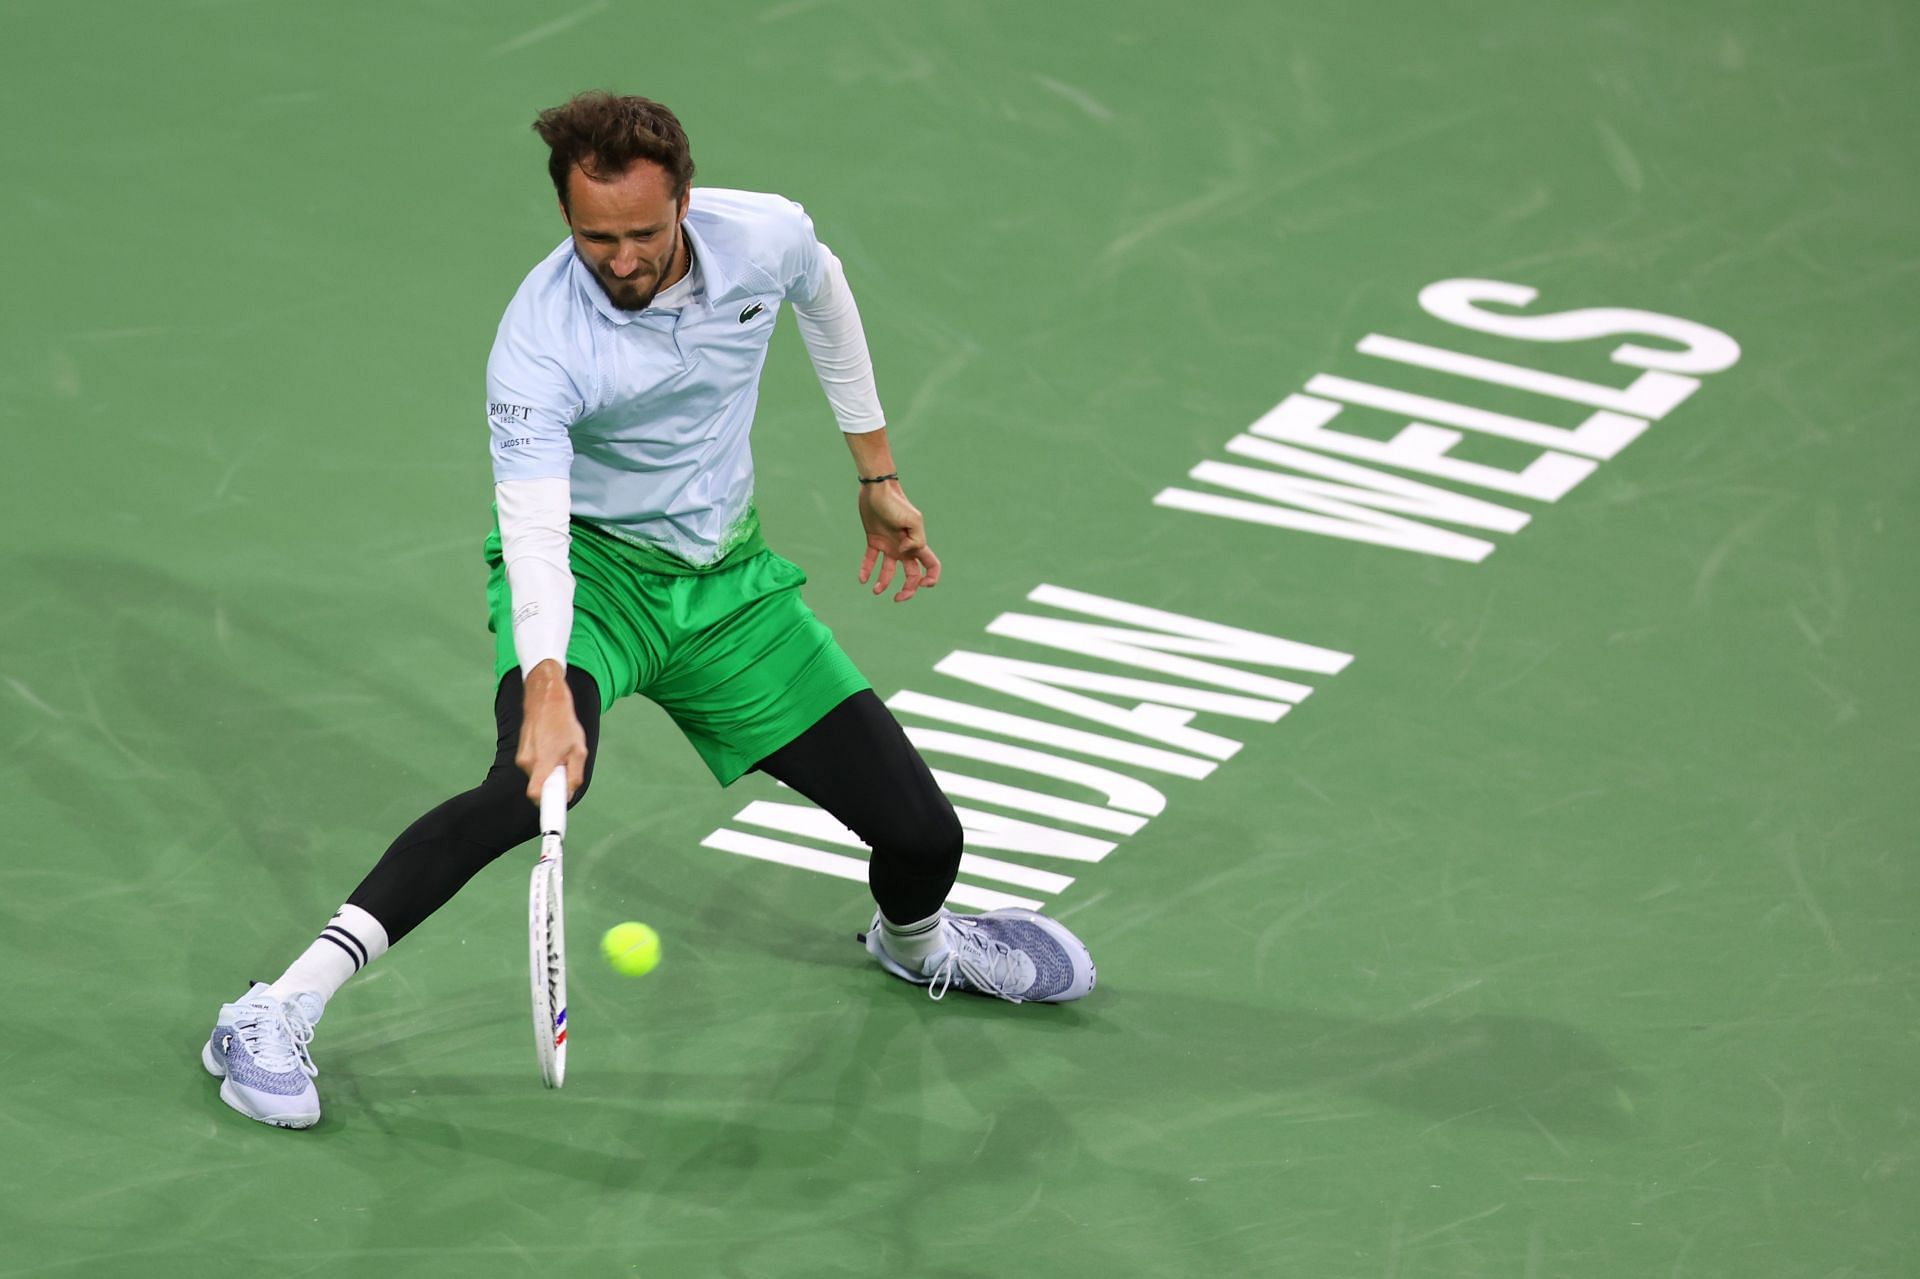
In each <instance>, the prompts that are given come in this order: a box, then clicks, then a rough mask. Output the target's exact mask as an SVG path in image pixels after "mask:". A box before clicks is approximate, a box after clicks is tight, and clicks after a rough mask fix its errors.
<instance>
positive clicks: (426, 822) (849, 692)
mask: <svg viewBox="0 0 1920 1279" xmlns="http://www.w3.org/2000/svg"><path fill="white" fill-rule="evenodd" d="M533 127H534V129H535V131H536V132H538V133H539V135H540V137H541V138H542V139H543V140H544V141H545V142H546V144H547V146H548V148H549V151H550V156H549V160H548V166H547V169H548V173H549V174H550V176H551V177H552V179H553V185H554V189H555V191H556V192H557V194H558V195H559V199H560V211H561V214H562V215H563V216H564V217H565V219H566V222H567V226H568V229H569V231H570V234H569V236H568V237H567V238H566V239H565V240H563V241H562V242H561V243H560V245H559V246H558V247H557V248H555V249H554V250H553V252H551V253H549V254H548V255H547V256H546V258H545V259H543V260H542V261H541V262H540V263H539V265H537V266H535V267H534V268H533V270H532V271H531V272H530V273H529V274H528V275H527V277H526V279H525V280H524V281H523V282H522V283H521V285H520V288H519V291H518V292H517V293H515V294H514V297H513V300H512V302H510V303H509V304H508V306H507V310H506V315H505V317H504V318H503V319H502V320H501V322H500V328H499V332H498V334H497V336H496V337H495V339H494V344H493V353H492V356H491V358H490V359H489V360H488V362H487V418H488V421H489V423H490V424H491V431H492V456H493V472H494V479H495V488H494V505H495V511H496V514H497V527H496V528H495V529H494V531H493V533H492V534H491V535H490V536H489V537H488V539H487V541H486V557H487V564H488V566H489V569H490V577H489V579H488V583H487V602H488V606H489V609H490V615H491V627H492V630H493V633H494V636H495V641H496V643H495V675H496V677H497V679H498V688H497V692H496V694H495V698H494V717H495V720H496V721H497V724H498V728H499V738H498V744H497V747H496V750H495V754H494V759H493V765H492V767H491V768H490V769H489V770H488V772H487V775H486V778H485V780H483V781H482V782H481V783H480V785H478V786H477V787H475V788H474V789H472V790H469V791H467V792H465V793H464V794H461V795H457V796H455V797H454V798H452V799H450V800H448V801H446V802H445V803H443V804H441V805H440V806H439V807H437V808H435V809H433V810H432V811H431V812H429V813H427V814H426V815H425V816H424V817H422V818H420V819H419V820H418V821H416V822H415V823H414V824H413V825H412V826H410V827H408V828H407V830H406V831H405V832H403V833H402V834H401V835H400V837H399V838H398V839H396V840H394V842H393V844H392V846H391V847H389V848H388V849H387V851H386V853H385V855H384V856H382V857H381V858H380V860H379V862H378V863H377V864H376V865H375V866H374V868H373V869H372V871H371V872H370V873H369V874H368V875H367V877H366V878H365V879H364V880H362V881H361V883H360V886H359V887H357V888H355V889H354V890H353V892H352V894H351V895H350V896H349V897H348V898H347V900H346V903H345V904H344V905H343V906H341V908H340V910H339V911H338V912H337V913H336V914H335V915H334V916H333V918H332V920H331V921H330V922H329V923H328V924H327V926H326V928H325V929H323V930H322V931H321V933H320V935H319V937H318V938H317V939H315V941H314V942H313V944H312V945H311V946H309V947H308V948H307V949H306V951H305V952H304V953H303V954H301V955H300V956H299V958H297V959H296V960H295V961H294V962H293V965H292V966H291V967H289V968H288V969H287V970H286V972H285V973H283V974H282V975H281V976H280V978H279V979H278V980H277V981H274V982H271V983H256V984H255V985H254V986H253V987H252V989H250V990H249V991H248V992H247V993H246V994H245V995H244V996H242V997H241V998H240V999H238V1000H236V1001H235V1002H233V1003H230V1004H226V1005H224V1006H223V1007H222V1008H221V1009H220V1011H219V1015H218V1017H217V1018H216V1025H215V1027H214V1030H213V1034H212V1035H211V1037H210V1038H209V1039H208V1041H207V1044H206V1046H205V1048H204V1049H203V1051H202V1054H201V1057H202V1062H203V1064H204V1065H205V1066H206V1068H207V1070H208V1071H209V1072H211V1073H212V1074H214V1075H216V1076H219V1077H220V1078H221V1079H222V1080H223V1082H222V1084H221V1088H220V1095H221V1097H222V1098H224V1099H225V1100H226V1102H227V1104H229V1105H230V1106H232V1107H233V1108H234V1109H236V1110H238V1111H240V1112H241V1113H242V1114H244V1115H247V1116H249V1117H250V1118H253V1119H257V1120H260V1121H262V1122H265V1123H270V1124H277V1125H280V1126H282V1127H288V1128H304V1127H308V1126H310V1125H311V1124H313V1123H314V1122H316V1121H317V1120H318V1119H319V1117H320V1099H319V1094H318V1092H317V1091H316V1089H315V1087H314V1084H313V1077H314V1076H315V1075H316V1074H317V1073H318V1071H317V1069H316V1068H315V1066H314V1064H313V1057H312V1054H311V1052H310V1049H309V1043H310V1041H311V1040H312V1038H313V1027H314V1024H315V1023H316V1022H318V1021H319V1020H320V1015H321V1012H322V1010H323V1009H324V1008H325V1006H326V1003H327V1000H328V999H330V998H331V997H332V996H333V994H334V993H335V992H336V991H337V990H339V988H340V987H341V986H342V985H343V984H344V983H345V982H346V980H347V979H348V978H349V977H351V976H352V975H353V974H354V973H356V972H358V971H359V970H360V969H362V968H364V967H365V966H366V965H368V964H369V963H372V962H373V961H374V960H376V959H378V958H379V957H380V956H381V955H382V954H384V953H385V952H386V950H387V949H388V947H390V946H392V945H393V944H394V943H396V942H398V941H399V940H400V939H401V938H402V937H405V936H406V935H407V934H408V933H410V932H412V931H413V930H414V929H415V928H417V927H418V926H419V925H420V923H421V922H422V921H423V920H425V919H426V918H427V916H429V915H431V914H432V913H433V912H434V911H435V910H437V909H439V908H440V907H441V906H442V905H443V904H445V903H446V902H447V901H448V900H449V899H450V898H452V896H453V895H454V894H455V893H456V892H458V891H459V889H460V887H461V886H462V885H463V884H465V883H466V882H467V881H468V880H469V879H471V878H472V877H473V876H474V874H476V873H477V872H478V871H479V870H480V869H481V868H482V867H484V866H486V865H487V864H488V863H489V862H491V861H493V860H494V859H495V858H497V857H499V856H500V855H501V854H502V853H505V852H506V851H507V850H509V849H511V848H513V847H515V846H517V845H519V844H522V843H524V842H526V841H528V840H530V839H532V838H534V836H535V835H536V834H537V833H538V831H537V827H538V810H537V808H536V806H535V802H534V801H535V800H536V799H537V797H538V792H539V785H540V782H541V781H542V780H543V779H544V778H545V777H546V776H547V774H548V773H549V772H551V771H552V770H553V769H554V768H555V767H558V766H563V765H564V766H565V768H566V770H567V779H568V784H569V789H570V792H571V794H572V799H573V802H575V803H577V802H579V799H580V797H581V796H583V795H584V794H585V793H586V791H587V787H588V784H589V782H590V781H591V780H592V777H593V774H594V770H595V764H596V762H597V745H598V740H599V730H600V718H601V716H602V714H603V713H605V712H606V711H607V710H608V709H609V708H610V707H612V706H613V704H614V703H615V702H617V701H619V700H620V699H621V698H623V697H626V696H628V695H630V694H635V693H638V694H640V695H642V696H645V697H648V698H651V699H652V700H653V701H654V702H656V703H658V704H659V705H660V706H661V707H662V708H663V709H665V710H666V712H667V713H668V715H670V716H671V717H672V718H673V720H674V722H675V723H676V724H677V725H678V726H679V728H680V730H681V732H682V733H684V734H685V735H686V738H687V740H688V741H689V742H690V743H691V744H692V746H693V749H694V750H695V751H696V752H698V753H699V755H700V757H701V759H703V760H704V761H705V762H706V765H707V767H708V768H709V769H710V770H711V771H712V772H713V775H714V777H715V779H717V780H718V781H719V782H720V784H721V785H722V786H726V785H730V784H731V783H732V782H733V781H734V780H735V779H736V778H738V777H740V776H742V775H743V774H745V773H748V772H751V771H753V770H755V769H758V770H760V771H762V772H765V773H768V774H771V775H772V776H773V777H775V778H778V779H779V780H780V781H782V782H785V783H786V784H788V785H789V786H791V787H793V789H795V790H797V791H799V792H800V793H801V794H803V795H805V796H807V797H808V798H809V799H811V800H813V801H814V802H815V803H816V804H818V805H820V807H822V808H824V809H825V810H826V811H827V812H829V813H831V814H833V816H835V817H836V818H838V819H839V820H840V821H841V822H842V823H844V824H845V825H846V826H847V827H849V828H850V829H852V830H853V831H854V832H856V833H857V834H858V835H859V836H860V837H861V839H863V840H865V841H866V842H867V844H868V845H870V846H871V848H872V850H873V852H872V857H871V860H870V871H869V883H870V886H871V888H872V891H873V897H874V901H875V903H876V905H877V907H878V909H877V910H876V912H875V914H874V916H873V919H872V921H871V923H870V924H869V926H868V928H867V930H866V933H865V944H866V948H867V950H868V952H869V953H870V954H871V955H872V957H873V959H874V960H875V961H876V962H877V963H878V964H879V966H880V967H881V968H883V969H885V970H886V971H887V972H889V973H891V974H893V975H894V976H895V977H899V978H903V979H905V980H906V981H909V982H914V983H917V984H919V985H922V986H925V987H927V988H928V989H929V991H930V993H931V994H932V995H933V996H934V997H935V998H936V999H937V998H939V997H941V996H942V995H943V994H945V993H946V991H948V990H949V989H952V990H963V991H972V992H975V993H978V994H981V995H990V996H997V997H999V998H1001V999H1007V1000H1011V1001H1014V1002H1022V1001H1046V1002H1061V1001H1065V1000H1070V999H1077V998H1079V997H1080V996H1082V995H1084V994H1086V993H1087V992H1088V991H1089V990H1090V989H1092V987H1093V981H1094V969H1093V963H1092V960H1091V959H1090V958H1089V956H1088V954H1087V950H1086V947H1085V946H1084V945H1082V944H1081V943H1080V941H1079V940H1078V939H1077V938H1076V937H1074V935H1073V934H1072V933H1071V932H1069V931H1068V930H1067V929H1066V928H1065V927H1064V926H1062V925H1061V924H1059V923H1058V922H1056V921H1054V920H1050V919H1047V918H1045V917H1044V916H1040V915H1036V914H1033V913H1031V912H1027V911H1012V910H1006V911H989V912H987V913H985V914H981V915H955V914H952V913H949V912H948V911H947V910H946V909H944V907H943V905H942V903H943V902H944V901H945V900H946V896H947V893H948V891H949V890H950V889H951V888H952V886H953V882H954V876H955V873H956V872H957V870H958V867H959V861H960V853H961V843H962V834H961V828H960V823H959V821H958V819H957V818H956V817H955V815H954V812H953V806H952V805H951V804H950V803H949V802H948V801H947V798H946V796H944V795H943V794H942V793H941V792H940V789H939V787H938V786H937V785H936V784H935V782H934V780H933V776H932V774H931V773H930V772H929V771H928V769H927V766H926V763H925V762H924V761H923V760H922V759H921V758H920V756H919V754H918V752H916V751H915V750H914V748H913V746H912V745H911V744H910V743H909V742H908V741H907V738H906V734H905V733H904V732H902V730H901V728H900V725H899V724H898V723H897V722H896V721H895V720H894V718H893V716H892V714H891V713H890V712H889V711H888V710H887V709H886V707H885V706H884V705H883V704H882V703H881V701H880V699H879V698H878V697H876V696H875V695H874V693H873V690H872V688H871V687H870V686H869V685H868V683H867V681H866V679H865V678H863V677H862V676H861V674H860V672H859V670H858V669H857V668H856V667H855V666H854V664H853V662H852V661H850V660H849V659H848V657H847V655H846V654H845V653H843V652H842V651H841V650H840V647H839V645H838V644H837V643H835V642H834V638H833V634H832V632H830V631H829V630H828V629H827V627H826V626H825V625H823V624H822V623H821V622H820V621H819V620H818V619H817V618H815V617H814V615H813V613H812V612H811V611H809V610H808V608H807V606H806V604H805V603H803V602H802V601H801V598H800V586H801V584H802V583H803V582H805V581H806V575H805V574H804V573H802V572H801V571H800V569H799V568H797V567H796V566H794V565H793V564H791V563H789V562H788V561H786V560H784V559H782V558H780V556H778V555H776V554H774V553H773V552H772V551H771V550H769V549H768V547H767V544H766V541H765V539H764V538H763V537H762V536H761V532H760V524H759V520H758V518H757V516H756V515H755V511H754V502H753V494H754V487H753V457H752V453H751V451H750V449H749V446H748V433H749V430H750V429H751V427H752V425H753V415H754V405H755V402H756V400H757V398H758V394H759V385H760V372H761V369H762V367H763V366H764V365H765V362H766V355H767V344H768V342H769V341H770V340H771V339H772V336H773V330H774V324H775V319H776V317H777V316H778V314H779V312H780V309H781V307H782V305H783V304H787V303H790V304H792V307H793V312H794V318H795V320H796V322H797V325H798V327H799V329H800V336H801V340H802V341H803V342H804V343H805V344H806V347H807V352H808V354H809V355H810V356H811V357H812V360H813V366H814V369H815V371H816V372H817V373H818V375H819V378H820V384H821V387H822V388H823V389H824V390H825V392H826V396H827V401H828V403H829V404H830V405H831V406H832V409H833V413H834V416H835V417H836V418H837V419H838V421H839V425H840V430H841V432H842V434H843V436H844V438H845V439H846V442H847V445H848V447H849V449H850V450H851V452H852V461H853V469H854V472H855V479H856V480H857V481H858V483H857V485H856V486H855V489H856V491H857V493H858V511H859V516H860V523H861V525H862V527H863V528H864V530H865V533H866V554H865V557H864V558H863V560H862V561H861V565H860V573H859V578H860V581H861V582H862V583H868V582H870V583H871V586H872V590H873V593H874V594H876V595H878V594H880V593H882V592H884V591H886V590H888V589H889V588H890V587H891V586H892V585H893V583H894V581H895V580H896V575H897V577H898V581H899V589H898V591H897V592H896V593H895V594H894V596H893V598H894V600H895V601H897V602H900V603H905V602H906V601H908V600H911V599H912V598H913V597H914V595H915V594H916V593H918V592H919V591H921V590H925V589H931V588H932V587H933V586H934V585H935V584H936V583H938V582H939V580H940V560H939V557H937V556H936V555H935V554H934V553H933V550H932V548H931V547H929V546H928V544H927V537H926V524H925V521H924V520H923V519H922V517H921V514H920V512H919V511H918V510H917V509H916V508H915V507H914V505H913V503H912V502H910V501H908V500H907V495H906V492H905V490H904V489H903V488H902V487H901V481H900V476H899V475H898V473H897V472H896V468H895V465H894V459H893V454H892V452H891V451H890V449H889V447H888V443H887V432H886V419H885V417H884V415H883V414H882V412H881V408H880V401H879V397H878V394H877V393H876V390H875V387H874V379H873V368H872V363H871V360H870V359H869V356H868V352H867V343H866V336H865V333H864V331H863V330H862V328H861V324H860V313H859V310H858V308H857V307H856V306H855V305H854V300H853V294H852V293H851V292H850V291H849V290H848V287H847V281H846V277H845V274H844V273H843V272H842V270H841V265H840V262H839V260H838V259H837V258H835V257H834V255H833V254H832V252H830V251H829V250H828V249H827V247H826V246H825V245H823V244H821V243H820V241H819V240H818V239H816V238H815V236H814V230H813V223H812V221H811V220H810V219H809V218H808V217H807V215H806V213H805V212H804V211H803V210H802V209H801V208H800V206H799V205H797V204H795V203H794V202H793V201H791V200H788V199H785V198H783V197H781V196H778V195H764V194H759V193H755V192H749V191H730V190H722V189H717V188H695V187H693V186H692V181H693V171H694V170H693V158H692V154H691V152H690V150H689V148H688V144H687V139H686V134H685V133H684V132H683V131H682V129H681V127H680V122H679V121H678V120H677V119H676V118H675V117H674V115H673V113H672V112H671V111H669V110H668V109H667V108H666V107H664V106H661V105H660V104H659V103H657V102H652V101H649V100H648V99H646V98H639V97H615V96H613V95H611V94H606V93H586V94H581V95H580V96H578V97H576V98H574V99H573V100H572V101H570V102H568V103H566V104H565V105H563V106H559V107H555V108H553V109H551V110H548V111H544V112H542V113H541V114H540V116H539V118H538V119H537V120H536V121H535V123H534V126H533ZM516 1024H517V1023H516Z"/></svg>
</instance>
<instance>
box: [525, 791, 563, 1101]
mask: <svg viewBox="0 0 1920 1279" xmlns="http://www.w3.org/2000/svg"><path fill="white" fill-rule="evenodd" d="M566 836H567V770H566V769H565V768H564V767H561V768H556V769H554V770H553V772H552V773H550V774H548V776H547V780H546V781H545V782H544V783H542V785H541V787H540V860H539V861H536V862H535V863H534V864H533V880H532V883H531V884H529V885H528V889H527V966H528V973H529V976H530V977H531V978H532V982H533V1046H534V1052H535V1055H536V1056H537V1057H538V1059H539V1062H540V1082H541V1083H543V1084H545V1085H546V1086H547V1087H549V1088H558V1087H560V1085H561V1084H563V1083H565V1082H566V1078H567V929H566V909H565V896H564V893H563V892H562V877H561V853H562V852H563V851H564V850H563V844H564V841H565V840H566Z"/></svg>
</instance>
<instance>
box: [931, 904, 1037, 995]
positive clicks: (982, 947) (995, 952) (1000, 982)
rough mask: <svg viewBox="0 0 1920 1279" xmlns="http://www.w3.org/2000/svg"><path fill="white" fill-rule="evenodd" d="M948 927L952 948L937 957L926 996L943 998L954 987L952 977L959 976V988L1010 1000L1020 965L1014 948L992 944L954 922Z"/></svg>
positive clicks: (975, 931) (992, 942)
mask: <svg viewBox="0 0 1920 1279" xmlns="http://www.w3.org/2000/svg"><path fill="white" fill-rule="evenodd" d="M948 927H949V928H951V929H952V931H953V934H954V943H953V945H951V946H949V947H948V948H947V953H946V954H945V955H943V956H941V958H940V962H939V964H938V965H936V966H935V968H934V970H933V973H932V978H933V980H932V981H931V982H930V983H929V984H928V986H927V994H929V995H930V996H932V997H933V998H934V999H943V998H945V997H946V993H947V991H948V990H950V989H951V988H952V986H953V982H954V976H955V974H956V973H958V974H959V976H960V978H961V980H962V982H963V985H962V986H961V989H963V990H966V989H973V990H978V991H984V992H987V993H990V994H995V995H1000V996H1001V997H1003V998H1013V996H1011V995H1008V994H1007V987H1009V986H1010V985H1012V983H1013V979H1014V977H1015V976H1016V975H1017V974H1018V973H1019V971H1020V966H1019V963H1018V961H1017V960H1015V958H1014V952H1013V947H1011V946H1009V945H1007V944H1006V943H1005V942H1003V941H995V940H993V939H992V938H991V937H987V936H984V935H982V934H981V932H980V931H979V930H978V929H976V928H972V927H969V926H968V925H966V924H962V923H959V922H957V921H949V922H948Z"/></svg>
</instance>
